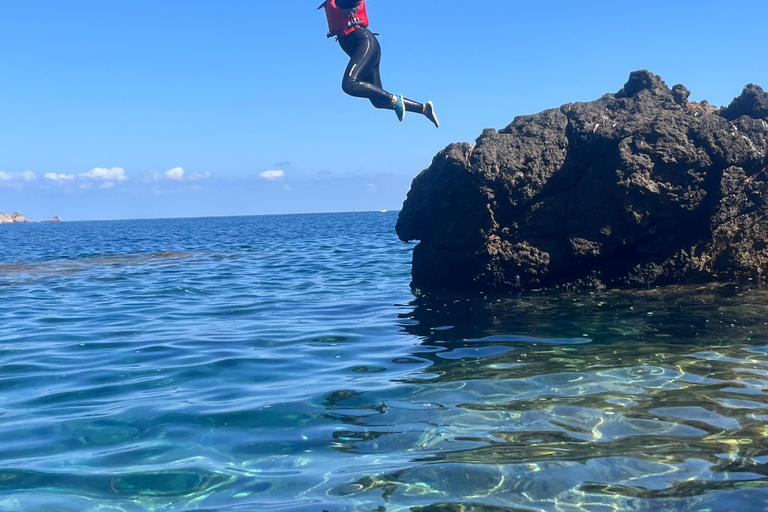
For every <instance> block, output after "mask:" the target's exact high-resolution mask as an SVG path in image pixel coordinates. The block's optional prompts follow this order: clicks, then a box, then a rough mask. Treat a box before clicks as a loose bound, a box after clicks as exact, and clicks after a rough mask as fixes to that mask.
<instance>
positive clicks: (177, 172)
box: [144, 167, 211, 183]
mask: <svg viewBox="0 0 768 512" xmlns="http://www.w3.org/2000/svg"><path fill="white" fill-rule="evenodd" d="M210 177H211V173H210V172H202V173H201V172H193V173H192V174H187V172H186V171H185V170H184V168H183V167H174V168H173V169H168V170H167V171H165V172H157V171H151V173H150V176H149V177H148V178H147V179H145V180H144V181H146V182H152V183H157V182H160V181H165V180H170V181H200V180H207V179H208V178H210Z"/></svg>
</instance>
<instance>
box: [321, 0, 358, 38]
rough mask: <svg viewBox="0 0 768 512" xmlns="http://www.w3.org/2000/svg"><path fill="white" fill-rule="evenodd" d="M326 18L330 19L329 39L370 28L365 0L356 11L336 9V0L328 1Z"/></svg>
mask: <svg viewBox="0 0 768 512" xmlns="http://www.w3.org/2000/svg"><path fill="white" fill-rule="evenodd" d="M325 16H326V17H327V18H328V37H331V36H346V35H348V34H351V33H352V32H354V31H355V30H356V29H357V28H358V27H367V26H368V14H367V13H366V12H365V0H360V5H359V6H357V7H355V8H354V9H340V8H339V7H336V0H326V2H325Z"/></svg>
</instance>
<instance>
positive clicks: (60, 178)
mask: <svg viewBox="0 0 768 512" xmlns="http://www.w3.org/2000/svg"><path fill="white" fill-rule="evenodd" d="M43 178H45V179H47V180H51V181H55V182H56V183H65V182H68V181H72V180H74V179H75V175H74V174H56V173H55V172H47V173H45V174H44V175H43Z"/></svg>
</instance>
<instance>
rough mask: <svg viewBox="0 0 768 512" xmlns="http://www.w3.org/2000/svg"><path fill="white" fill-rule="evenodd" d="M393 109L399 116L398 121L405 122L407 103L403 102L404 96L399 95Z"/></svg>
mask: <svg viewBox="0 0 768 512" xmlns="http://www.w3.org/2000/svg"><path fill="white" fill-rule="evenodd" d="M392 108H393V109H395V114H397V119H399V120H400V121H402V120H403V118H404V117H405V102H403V95H402V94H398V95H397V96H395V103H394V104H393V105H392Z"/></svg>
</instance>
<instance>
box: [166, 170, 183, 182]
mask: <svg viewBox="0 0 768 512" xmlns="http://www.w3.org/2000/svg"><path fill="white" fill-rule="evenodd" d="M165 177H166V178H168V179H169V180H174V181H179V180H183V179H184V169H182V168H181V167H174V168H173V169H168V170H167V171H165Z"/></svg>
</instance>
